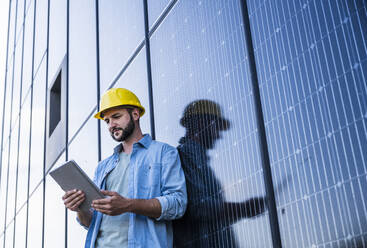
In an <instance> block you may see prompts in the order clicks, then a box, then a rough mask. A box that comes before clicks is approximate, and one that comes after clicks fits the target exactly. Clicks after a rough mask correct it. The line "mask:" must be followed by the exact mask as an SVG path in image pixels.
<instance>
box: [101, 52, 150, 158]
mask: <svg viewBox="0 0 367 248" xmlns="http://www.w3.org/2000/svg"><path fill="white" fill-rule="evenodd" d="M145 56H146V54H145V48H143V49H142V51H140V53H139V54H138V55H137V57H136V58H135V60H134V61H133V62H132V63H131V64H130V65H129V67H128V68H127V70H126V71H125V72H124V74H122V76H121V77H120V79H119V80H118V81H117V83H116V84H115V85H114V86H113V87H122V88H126V89H129V90H131V91H132V92H134V94H135V95H136V96H137V97H138V98H139V100H140V103H141V104H142V106H143V107H144V108H145V114H144V116H142V118H141V119H140V127H141V130H142V132H143V133H150V110H149V96H148V83H147V69H146V57H145ZM101 140H102V145H101V149H102V159H103V158H106V157H107V156H110V155H111V154H112V153H113V148H114V147H115V146H116V145H118V143H117V142H116V141H114V140H113V139H112V138H111V135H110V133H109V131H108V128H107V126H106V123H104V122H103V121H102V122H101Z"/></svg>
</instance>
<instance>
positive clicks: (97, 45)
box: [95, 0, 102, 162]
mask: <svg viewBox="0 0 367 248" xmlns="http://www.w3.org/2000/svg"><path fill="white" fill-rule="evenodd" d="M95 3H96V6H95V7H96V59H97V61H96V63H97V68H96V69H97V112H99V100H100V94H101V89H100V87H101V74H100V55H99V4H98V0H95ZM97 129H98V130H97V142H98V162H99V161H101V159H102V152H101V150H102V149H101V121H100V120H98V121H97Z"/></svg>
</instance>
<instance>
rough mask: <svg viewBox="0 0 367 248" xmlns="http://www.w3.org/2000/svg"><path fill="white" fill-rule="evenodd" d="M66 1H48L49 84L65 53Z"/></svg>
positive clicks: (54, 76)
mask: <svg viewBox="0 0 367 248" xmlns="http://www.w3.org/2000/svg"><path fill="white" fill-rule="evenodd" d="M66 3H67V2H66V1H50V42H49V51H48V52H49V61H48V73H49V74H48V80H49V82H50V84H51V83H52V82H51V80H54V79H56V74H57V73H58V70H59V68H60V66H61V63H62V61H63V59H64V57H65V55H66V37H67V35H66ZM43 11H45V10H43ZM46 15H47V11H46ZM46 23H47V22H46Z"/></svg>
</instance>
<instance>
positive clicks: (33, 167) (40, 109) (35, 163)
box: [29, 60, 46, 192]
mask: <svg viewBox="0 0 367 248" xmlns="http://www.w3.org/2000/svg"><path fill="white" fill-rule="evenodd" d="M45 61H46V60H43V62H42V65H41V67H40V70H39V72H38V73H37V76H36V78H35V80H34V83H33V105H32V131H31V139H32V140H31V160H30V163H31V164H30V179H29V180H30V182H29V185H30V186H29V187H30V188H29V189H30V192H32V191H33V190H34V188H35V187H36V185H37V184H38V183H39V182H40V181H41V179H42V177H43V155H44V128H45V98H46V95H45V93H46V63H45Z"/></svg>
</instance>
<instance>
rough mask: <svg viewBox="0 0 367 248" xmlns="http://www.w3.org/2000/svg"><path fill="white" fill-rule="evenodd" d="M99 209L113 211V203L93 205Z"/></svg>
mask: <svg viewBox="0 0 367 248" xmlns="http://www.w3.org/2000/svg"><path fill="white" fill-rule="evenodd" d="M92 207H93V208H94V209H95V210H97V211H111V205H92Z"/></svg>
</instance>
